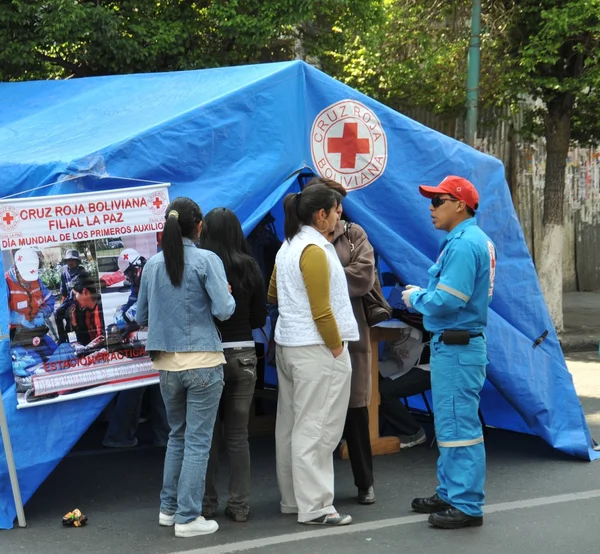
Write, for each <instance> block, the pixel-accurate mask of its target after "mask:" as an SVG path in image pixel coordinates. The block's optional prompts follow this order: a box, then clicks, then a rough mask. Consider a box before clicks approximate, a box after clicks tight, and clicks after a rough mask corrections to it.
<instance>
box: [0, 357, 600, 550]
mask: <svg viewBox="0 0 600 554" xmlns="http://www.w3.org/2000/svg"><path fill="white" fill-rule="evenodd" d="M568 363H569V368H570V370H571V373H572V374H573V378H574V382H575V385H576V387H577V389H578V391H579V393H580V396H581V400H582V404H583V406H584V410H585V412H586V415H587V417H588V420H589V422H590V427H591V429H592V434H593V435H595V436H596V438H600V363H599V362H598V354H597V352H595V353H589V354H585V353H584V354H578V355H577V356H576V357H574V358H571V359H569V360H568ZM142 427H143V428H142V430H141V433H142V434H143V433H148V434H149V429H147V428H146V427H147V424H145V425H144V426H142ZM101 435H102V428H101V426H99V425H98V426H97V428H95V429H94V428H92V429H91V430H90V432H88V433H87V434H86V436H85V437H84V439H83V441H82V443H81V444H80V445H79V446H78V448H77V449H76V450H74V451H73V452H72V453H71V455H70V456H69V457H67V458H66V459H65V460H64V461H63V462H62V463H61V464H60V465H59V467H58V468H57V469H56V470H55V471H54V472H53V474H52V475H51V476H50V478H49V479H48V480H47V481H46V482H45V483H44V485H43V486H42V487H41V488H40V490H39V491H38V492H37V493H36V494H35V495H34V497H33V498H32V499H31V501H30V502H29V503H28V504H27V506H26V515H27V518H28V527H27V528H25V529H18V528H16V529H14V530H12V531H0V554H16V553H26V554H59V553H60V554H64V553H66V552H81V553H89V554H100V553H106V552H111V553H132V554H135V553H144V554H174V553H179V552H192V553H196V552H197V553H201V554H217V553H218V554H225V553H227V552H237V551H245V550H247V551H249V552H257V553H258V552H260V553H261V554H270V553H273V554H275V553H277V554H279V553H281V552H292V551H293V552H294V553H295V554H305V553H321V552H331V553H337V552H340V553H358V552H373V553H380V552H381V553H383V552H397V551H403V552H420V553H424V554H429V553H432V554H433V553H446V552H455V551H460V552H462V553H465V554H487V553H509V552H510V553H516V554H520V553H536V554H537V553H544V554H566V553H571V552H573V553H577V554H580V553H586V552H594V553H597V552H599V551H600V546H598V539H597V535H596V529H595V525H597V514H598V513H600V479H599V476H600V465H599V463H598V462H597V463H588V462H583V461H579V460H575V459H573V458H570V457H568V456H566V455H563V454H561V453H560V452H557V451H555V450H553V449H551V448H550V447H549V446H547V445H546V444H545V443H544V442H543V441H541V440H539V439H537V438H534V437H529V436H525V435H519V434H515V433H508V432H504V431H498V430H493V429H492V430H490V432H489V434H488V436H487V438H486V448H487V455H488V478H487V484H486V494H487V497H486V515H485V524H484V526H483V527H481V528H478V529H465V530H459V531H442V530H437V529H431V528H429V526H428V524H427V523H426V520H425V517H424V516H420V515H416V514H414V513H412V512H411V511H410V507H409V506H410V501H411V499H412V498H413V497H414V496H420V495H426V494H430V493H431V492H432V491H433V488H434V486H435V460H436V456H437V455H436V449H435V447H434V448H429V447H426V446H421V447H417V448H413V449H411V450H409V451H406V452H402V453H399V454H395V455H391V456H380V457H376V458H375V478H376V492H377V503H376V504H374V505H373V506H359V505H357V504H356V503H355V501H354V498H353V497H354V495H355V492H356V489H355V488H354V486H353V483H352V477H351V472H350V467H349V465H348V462H346V461H343V460H336V507H337V508H338V509H339V510H340V511H344V512H348V513H350V514H352V516H353V518H354V524H353V525H351V526H348V527H345V528H339V529H322V528H314V527H306V526H302V525H299V524H298V523H296V521H295V518H294V517H293V516H282V515H281V514H279V512H278V493H277V484H276V480H275V476H274V456H273V448H274V445H273V439H272V437H269V436H263V437H256V438H253V439H252V441H251V444H252V454H253V492H252V517H251V519H250V521H249V522H248V523H246V524H235V523H233V522H231V521H229V520H228V519H227V518H225V517H223V516H222V515H219V516H218V519H217V521H218V522H219V524H220V525H221V528H220V529H219V531H218V532H217V533H215V534H214V535H208V536H206V537H199V538H193V539H175V538H174V537H173V534H172V530H171V529H168V528H161V527H159V526H158V524H157V518H158V501H157V496H158V491H159V489H160V482H161V471H162V460H163V452H162V451H161V450H160V449H158V448H155V447H152V446H141V447H138V448H136V449H133V450H128V451H113V450H103V449H95V448H96V447H95V445H96V444H99V442H100V438H101ZM142 443H144V438H143V437H142ZM90 448H93V449H92V450H90ZM224 474H225V471H223V475H222V477H224V476H225V475H224ZM221 491H222V492H223V493H224V492H225V486H224V479H222V480H221ZM75 507H78V508H80V509H81V510H82V511H83V512H84V513H86V514H87V515H88V517H89V519H90V522H89V524H88V525H87V526H86V527H83V528H79V529H74V528H63V527H62V526H61V524H60V520H61V517H62V516H63V514H64V513H66V512H67V511H69V510H72V509H73V508H75Z"/></svg>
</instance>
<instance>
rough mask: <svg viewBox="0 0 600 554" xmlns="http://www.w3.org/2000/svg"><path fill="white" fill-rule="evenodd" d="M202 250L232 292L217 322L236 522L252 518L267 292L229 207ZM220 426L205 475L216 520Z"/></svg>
mask: <svg viewBox="0 0 600 554" xmlns="http://www.w3.org/2000/svg"><path fill="white" fill-rule="evenodd" d="M200 247H201V248H205V249H206V250H211V251H213V252H214V253H215V254H217V255H218V256H219V257H220V258H221V260H222V261H223V265H224V266H225V273H226V274H227V279H228V281H229V283H230V284H231V288H232V289H233V292H232V294H233V297H234V298H235V312H234V314H233V315H232V316H231V317H230V318H229V319H228V320H227V321H223V322H217V327H218V329H219V331H220V333H221V338H222V340H223V350H224V353H225V359H226V361H227V363H226V365H225V367H224V368H223V371H224V373H225V388H224V389H223V395H222V397H221V406H222V410H221V412H220V413H221V415H222V417H223V424H224V431H225V433H224V434H225V437H224V438H225V444H226V445H227V454H228V457H229V499H228V500H227V507H226V508H225V515H226V516H227V517H229V518H230V519H232V520H233V521H235V522H237V523H241V522H244V521H246V520H247V519H248V515H249V513H250V506H249V505H248V501H249V497H250V448H249V446H248V419H249V416H250V406H251V404H252V398H253V397H254V386H255V384H256V351H255V348H254V339H253V338H252V329H259V328H261V327H264V325H265V323H266V320H267V309H266V302H267V293H266V291H265V284H264V281H263V278H262V273H261V271H260V268H259V266H258V263H257V262H256V261H255V260H254V258H253V257H252V254H251V251H250V247H249V246H248V244H247V243H246V239H244V234H243V232H242V226H241V225H240V222H239V220H238V218H237V217H236V215H235V214H234V213H233V212H232V211H231V210H228V209H227V208H215V209H214V210H211V211H210V212H208V213H207V214H206V217H205V218H204V225H203V227H202V234H201V236H200ZM218 429H219V425H218V423H217V424H216V425H215V432H214V433H213V442H212V449H211V452H210V459H209V461H208V471H207V472H206V490H205V492H204V501H203V502H202V515H203V516H204V517H214V516H215V513H216V511H217V504H218V500H219V497H218V495H217V489H216V486H215V485H216V481H217V472H218V466H219V432H218Z"/></svg>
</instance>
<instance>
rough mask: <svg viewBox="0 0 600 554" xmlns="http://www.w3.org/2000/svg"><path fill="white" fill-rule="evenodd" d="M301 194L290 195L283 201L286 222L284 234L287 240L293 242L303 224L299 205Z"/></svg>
mask: <svg viewBox="0 0 600 554" xmlns="http://www.w3.org/2000/svg"><path fill="white" fill-rule="evenodd" d="M300 196H301V193H296V194H294V193H292V194H288V195H287V196H286V197H285V199H284V200H283V213H284V214H285V221H284V224H283V234H284V236H285V238H286V239H287V240H292V239H293V238H294V237H295V236H296V235H297V234H298V231H299V230H300V226H301V225H302V222H301V221H300V218H299V217H298V203H299V202H300Z"/></svg>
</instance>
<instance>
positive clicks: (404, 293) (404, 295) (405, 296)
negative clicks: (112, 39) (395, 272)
mask: <svg viewBox="0 0 600 554" xmlns="http://www.w3.org/2000/svg"><path fill="white" fill-rule="evenodd" d="M419 290H422V289H421V287H417V286H415V285H407V287H406V289H405V290H403V291H402V302H404V304H406V307H407V308H412V304H411V303H410V295H411V294H412V293H413V292H416V291H419Z"/></svg>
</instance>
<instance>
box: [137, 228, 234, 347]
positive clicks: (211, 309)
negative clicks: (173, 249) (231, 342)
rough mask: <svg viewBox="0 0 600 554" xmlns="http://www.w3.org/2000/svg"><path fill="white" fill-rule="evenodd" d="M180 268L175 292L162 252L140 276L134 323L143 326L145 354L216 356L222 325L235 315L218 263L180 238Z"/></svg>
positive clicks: (219, 260) (231, 297)
mask: <svg viewBox="0 0 600 554" xmlns="http://www.w3.org/2000/svg"><path fill="white" fill-rule="evenodd" d="M183 247H184V248H183V252H184V259H185V266H184V269H183V280H182V282H181V286H179V287H174V286H173V285H172V283H171V279H169V275H168V274H167V269H166V267H165V258H164V255H163V253H162V252H160V253H158V254H156V255H155V256H152V258H150V259H149V260H148V263H146V265H145V267H144V272H143V273H142V283H141V285H140V292H139V296H138V301H137V313H136V321H137V322H138V323H139V324H140V325H147V326H148V340H147V342H146V350H147V351H148V352H150V353H151V352H153V351H159V352H220V351H222V350H223V347H222V346H221V337H220V336H219V332H218V331H217V328H216V326H215V323H214V320H213V316H214V317H216V318H217V319H220V320H221V321H224V320H226V319H228V318H229V317H230V316H231V314H233V312H234V310H235V300H234V299H233V296H231V294H230V293H229V290H228V289H227V277H226V275H225V269H224V268H223V262H221V259H220V258H219V257H218V256H217V255H216V254H214V253H213V252H209V251H208V250H201V249H199V248H196V246H195V245H194V243H193V242H192V241H191V240H190V239H187V238H184V239H183Z"/></svg>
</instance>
